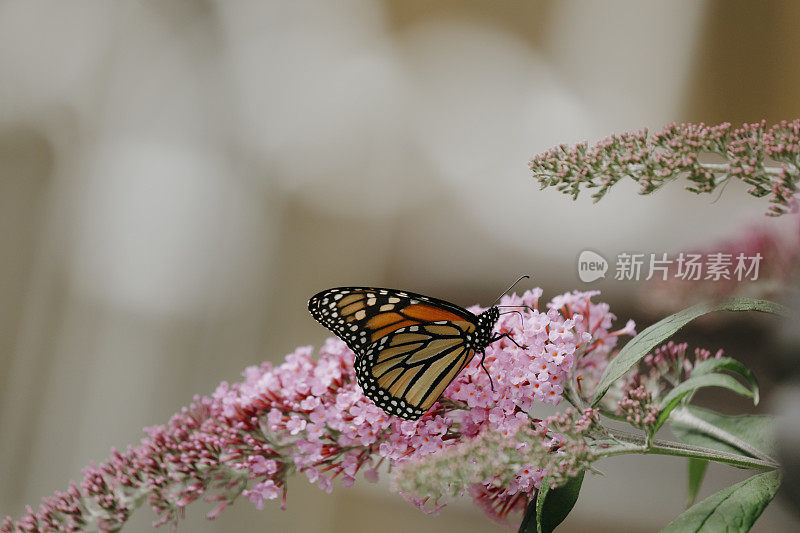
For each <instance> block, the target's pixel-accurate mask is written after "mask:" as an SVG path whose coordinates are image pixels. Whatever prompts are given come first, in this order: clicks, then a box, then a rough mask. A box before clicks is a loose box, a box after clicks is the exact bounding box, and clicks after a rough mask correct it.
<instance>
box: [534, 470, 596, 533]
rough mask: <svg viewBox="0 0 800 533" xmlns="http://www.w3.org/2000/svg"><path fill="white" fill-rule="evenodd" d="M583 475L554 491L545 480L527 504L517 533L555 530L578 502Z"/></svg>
mask: <svg viewBox="0 0 800 533" xmlns="http://www.w3.org/2000/svg"><path fill="white" fill-rule="evenodd" d="M584 474H585V471H581V472H580V473H579V474H578V475H577V476H575V477H573V478H570V479H569V480H567V482H566V483H564V484H563V485H561V486H560V487H556V488H554V489H551V488H550V481H549V479H547V478H545V479H544V480H543V481H542V486H541V487H539V490H538V491H537V493H536V498H535V499H534V500H533V501H531V502H530V503H529V504H528V509H527V510H526V511H525V517H524V518H523V519H522V524H520V526H519V533H551V532H552V531H553V530H555V528H556V527H557V526H558V525H559V524H560V523H561V522H563V521H564V519H565V518H567V515H568V514H569V513H570V511H572V508H573V507H574V506H575V502H576V501H578V495H579V494H580V492H581V485H582V484H583V476H584Z"/></svg>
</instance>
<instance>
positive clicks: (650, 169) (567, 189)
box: [529, 119, 800, 215]
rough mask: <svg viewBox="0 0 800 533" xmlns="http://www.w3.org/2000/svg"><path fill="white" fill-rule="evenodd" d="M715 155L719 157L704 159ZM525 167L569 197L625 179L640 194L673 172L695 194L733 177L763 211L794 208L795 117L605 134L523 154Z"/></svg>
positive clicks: (798, 159) (798, 135) (599, 193)
mask: <svg viewBox="0 0 800 533" xmlns="http://www.w3.org/2000/svg"><path fill="white" fill-rule="evenodd" d="M719 159H722V160H723V161H724V162H723V163H717V162H711V161H717V160H719ZM529 167H530V169H531V172H532V173H533V175H534V177H535V178H536V179H537V180H538V181H539V183H540V185H541V186H542V188H543V189H544V188H546V187H555V188H556V189H558V190H559V191H561V192H563V193H565V194H569V195H570V196H572V197H573V198H577V196H578V194H579V193H580V191H581V189H584V188H585V189H595V190H596V191H595V192H594V194H592V198H594V199H595V200H599V199H600V198H602V197H603V196H605V194H606V193H607V192H608V190H609V189H610V188H611V187H612V186H613V185H614V184H615V183H616V182H618V181H619V180H621V179H623V178H625V177H628V178H631V179H633V180H635V181H637V182H638V183H639V185H640V187H641V189H640V192H641V194H649V193H651V192H653V191H655V190H656V189H658V188H660V187H661V186H663V185H664V184H665V183H667V182H668V181H671V180H673V179H674V178H677V177H681V176H683V177H685V178H686V179H687V180H689V182H690V185H689V186H688V187H687V189H688V190H689V191H691V192H694V193H698V194H700V193H710V192H712V191H714V190H715V189H717V188H718V187H720V186H721V185H722V184H724V183H725V182H727V181H728V180H730V179H739V180H741V181H743V182H744V183H746V184H748V185H749V186H750V189H749V190H748V192H749V193H750V194H751V195H753V196H755V197H758V198H761V197H769V201H770V203H771V206H770V208H769V211H768V214H770V215H781V214H783V213H786V212H787V211H796V210H797V207H798V197H797V192H798V189H797V188H798V180H800V119H795V120H792V121H783V122H780V123H779V124H775V125H773V126H772V127H767V125H766V122H765V121H761V122H757V123H752V124H743V125H742V126H741V127H739V128H734V127H733V126H731V125H730V124H729V123H724V124H720V125H718V126H707V125H705V124H702V123H701V124H690V123H687V124H669V125H668V126H666V127H665V128H664V129H662V130H661V131H658V132H655V133H651V132H649V131H648V130H646V129H645V130H639V131H631V132H626V133H622V134H618V135H612V136H610V137H607V138H605V139H603V140H601V141H599V142H597V143H595V144H594V145H593V146H589V144H588V143H586V142H584V143H580V144H576V145H574V146H567V145H561V146H558V147H556V148H553V149H551V150H548V151H546V152H543V153H541V154H538V155H536V156H534V157H533V158H531V160H530V163H529Z"/></svg>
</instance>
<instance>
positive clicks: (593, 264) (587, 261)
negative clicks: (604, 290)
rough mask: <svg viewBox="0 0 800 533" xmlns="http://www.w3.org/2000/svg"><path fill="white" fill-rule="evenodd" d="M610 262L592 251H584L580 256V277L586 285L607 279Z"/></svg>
mask: <svg viewBox="0 0 800 533" xmlns="http://www.w3.org/2000/svg"><path fill="white" fill-rule="evenodd" d="M607 271H608V261H606V258H605V257H603V256H602V255H600V254H598V253H596V252H593V251H591V250H584V251H582V252H581V255H579V256H578V277H579V278H580V279H581V281H582V282H584V283H591V282H592V281H596V280H598V279H600V278H605V277H606V272H607Z"/></svg>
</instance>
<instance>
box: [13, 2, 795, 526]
mask: <svg viewBox="0 0 800 533" xmlns="http://www.w3.org/2000/svg"><path fill="white" fill-rule="evenodd" d="M798 17H800V4H798V3H795V2H789V1H785V2H777V1H775V2H747V1H730V0H713V1H712V0H708V1H696V0H684V1H673V2H656V1H641V0H638V1H633V0H630V1H606V2H602V3H600V2H590V1H588V0H585V1H575V0H570V1H561V2H555V1H530V0H528V1H505V2H488V1H477V0H474V1H473V0H345V1H339V2H329V1H325V0H301V1H296V2H276V1H257V0H253V1H227V2H221V1H214V0H200V1H195V2H184V1H158V2H156V1H141V2H114V3H109V2H93V1H73V2H69V3H56V2H40V1H28V2H23V1H0V79H2V82H1V83H0V229H2V231H1V232H0V516H4V515H6V514H10V515H12V516H14V517H17V516H19V515H21V514H22V513H23V512H24V505H25V504H28V503H29V504H33V505H36V504H38V502H39V500H40V498H41V497H42V496H44V495H49V494H51V493H52V492H53V491H54V490H61V489H63V488H65V487H66V486H67V484H68V482H69V480H70V479H76V478H78V477H79V476H80V469H81V467H82V466H84V465H86V464H88V463H89V462H90V461H92V460H102V459H103V458H105V457H106V456H107V454H108V451H109V448H110V447H111V446H118V447H122V448H124V447H125V446H126V445H127V444H129V443H136V442H138V441H139V439H140V438H141V436H142V433H141V428H142V427H143V426H147V425H153V424H156V423H163V422H165V421H166V420H167V419H168V418H169V416H170V414H172V413H173V412H175V411H177V410H179V409H180V407H181V406H182V405H185V404H187V403H189V402H190V401H191V397H192V395H193V394H196V393H201V394H206V393H210V392H211V391H213V389H214V388H215V387H216V385H217V384H218V383H219V382H220V381H222V380H229V381H233V380H238V379H239V375H240V373H241V371H242V370H243V369H244V368H245V367H246V366H248V365H252V364H256V363H259V362H261V361H264V360H270V361H280V360H281V359H282V358H283V356H284V355H285V354H286V353H287V352H289V351H291V350H292V349H293V348H294V347H295V346H297V345H304V344H312V343H313V344H316V345H319V343H320V342H321V341H322V340H323V339H324V338H325V337H326V336H327V332H326V330H324V329H323V328H322V327H320V326H319V325H317V324H316V323H315V322H314V321H313V320H312V319H311V318H310V317H309V316H308V313H307V311H306V301H307V299H308V297H309V296H311V295H312V294H314V293H315V292H317V291H319V290H322V289H325V288H328V287H332V286H339V285H376V286H388V287H399V288H405V289H409V290H413V291H417V292H423V293H426V294H430V295H432V296H437V297H442V298H446V299H449V300H451V301H454V302H456V303H459V304H461V305H465V306H466V305H471V304H474V303H482V304H484V305H486V304H488V303H490V302H491V301H492V300H493V299H494V298H495V297H496V296H497V294H498V293H499V292H500V291H501V290H503V288H505V287H506V286H507V285H508V284H509V283H510V282H511V281H513V280H514V279H516V277H517V276H518V275H520V274H523V273H528V274H533V275H534V277H535V279H534V280H533V282H532V284H531V285H529V286H526V287H521V288H522V289H524V288H528V287H530V286H533V285H539V286H541V287H543V288H544V291H545V298H546V299H549V298H550V297H552V296H553V295H555V294H558V293H560V292H564V291H566V290H571V289H573V288H578V289H586V288H600V289H602V290H603V293H604V294H603V297H602V298H603V299H605V300H606V301H608V302H610V303H611V305H612V309H613V310H614V311H615V313H616V314H617V315H618V316H619V317H620V318H621V319H622V324H624V319H626V318H628V317H633V318H634V319H636V320H637V322H638V324H639V326H640V329H641V328H643V327H644V326H646V325H648V324H650V323H652V322H653V321H655V319H656V318H658V317H657V316H653V315H652V313H648V311H647V305H646V303H647V302H646V300H647V293H646V292H644V293H643V292H642V291H643V285H642V284H641V283H639V284H637V283H633V282H614V281H613V279H610V280H606V281H602V282H598V283H595V284H592V285H591V286H590V285H586V284H582V283H581V282H580V281H579V279H578V277H577V274H576V269H575V263H576V258H577V256H578V254H579V253H580V252H581V251H582V250H584V249H592V250H595V251H597V252H600V253H601V254H603V255H604V256H606V257H607V258H611V257H614V256H615V255H616V254H617V253H619V252H621V251H629V252H630V251H637V252H675V251H681V250H688V249H691V248H696V247H699V246H707V245H713V244H714V243H715V242H717V241H718V240H719V239H723V238H726V237H728V236H730V235H735V234H736V233H737V232H738V231H741V230H742V229H743V228H745V227H748V226H749V225H752V224H754V223H757V224H766V225H774V226H776V227H779V226H781V225H786V224H788V223H789V222H790V221H788V220H789V217H783V218H782V219H768V218H766V217H764V215H763V213H764V212H765V211H766V209H767V205H766V202H761V201H758V200H756V199H754V198H752V197H750V196H748V195H746V193H745V187H742V186H738V184H735V183H732V184H731V186H729V187H728V188H727V189H726V190H725V192H724V194H723V195H722V196H721V197H720V198H719V200H718V201H716V202H713V201H712V200H713V197H696V196H694V195H691V194H690V193H687V192H686V191H684V190H683V187H682V185H680V184H677V183H676V184H673V186H670V187H667V188H665V189H664V190H662V191H660V192H659V193H657V194H654V195H652V196H647V197H639V196H637V194H636V191H637V186H636V184H634V183H633V182H631V183H625V182H621V183H620V184H619V185H618V186H617V187H616V188H615V189H614V190H612V192H611V193H610V194H609V195H608V196H607V197H606V198H605V199H604V200H603V201H602V202H600V203H599V204H597V205H593V204H592V203H591V201H590V200H589V199H588V198H582V199H580V200H579V201H577V202H573V201H572V200H570V199H569V198H567V197H566V196H563V195H561V194H559V193H558V192H557V191H555V190H545V191H541V192H540V191H539V190H538V185H537V183H536V182H535V180H534V179H532V177H531V176H530V174H529V171H528V169H527V161H528V158H529V157H530V156H532V155H533V154H534V153H536V152H539V151H542V150H544V149H547V148H549V147H551V146H553V145H556V144H559V143H574V142H579V141H582V140H590V141H592V140H597V139H598V138H600V137H603V136H605V135H607V134H609V133H612V132H621V131H624V130H629V129H639V128H642V127H650V128H660V127H661V126H663V125H665V124H667V123H669V122H672V121H695V122H700V121H704V122H707V123H712V124H713V123H719V122H724V121H729V122H732V123H734V124H736V123H741V122H744V121H758V120H761V119H766V120H767V121H768V123H770V124H771V123H774V122H776V121H779V120H781V119H792V118H795V117H797V116H798V115H800V99H798V98H797V94H798V91H799V90H800V70H798V69H797V68H796V65H797V62H798V59H800V34H798V32H797V31H796V21H797V20H798ZM795 223H796V222H795ZM643 300H644V303H643ZM767 327H771V326H767ZM764 329H765V326H763V324H762V325H761V326H759V327H752V328H750V329H748V328H747V327H744V328H742V327H741V323H740V324H739V326H737V327H736V328H735V331H736V332H737V333H736V335H737V336H733V335H732V334H731V331H732V329H730V327H729V329H726V326H725V324H724V323H723V324H717V325H715V326H714V328H713V331H711V332H710V333H708V332H706V333H705V334H704V335H703V338H705V339H708V338H712V339H713V342H716V343H717V344H713V345H709V346H708V347H709V348H716V347H719V346H722V347H724V348H726V349H727V351H728V353H729V354H730V355H731V356H733V357H738V358H742V359H743V360H745V361H747V362H748V363H750V364H753V365H754V367H755V370H756V371H757V373H758V376H759V378H760V379H761V382H762V386H763V387H764V393H765V394H764V396H765V401H764V402H763V403H762V406H760V407H759V408H758V409H757V410H753V408H752V406H748V405H747V404H746V403H745V402H740V403H737V401H738V399H734V400H731V397H730V395H725V393H720V394H719V397H717V396H715V395H713V394H709V395H706V396H700V397H699V400H700V401H701V403H704V404H705V405H708V406H717V407H720V409H721V410H723V411H726V412H730V413H736V412H768V411H769V409H770V390H771V389H774V384H775V381H776V379H777V378H778V377H779V375H778V374H779V373H778V372H776V371H775V367H774V365H771V364H770V361H769V359H765V357H766V356H764V355H763V353H764V341H765V337H766V336H768V335H769V333H766V334H765V333H764ZM767 331H768V332H769V330H767ZM687 334H688V335H691V332H689V333H687ZM706 344H708V342H707V343H706ZM753 350H760V351H757V352H755V353H754V352H753ZM600 468H601V469H602V470H603V471H604V472H605V474H606V475H605V477H599V476H587V481H586V482H585V483H584V490H583V493H582V495H581V499H580V500H579V502H578V505H577V507H576V509H575V511H574V513H573V514H572V515H571V517H570V519H569V520H568V522H567V524H565V526H564V527H563V531H585V530H586V529H587V528H589V527H591V528H592V530H594V531H619V530H621V529H624V530H625V531H653V530H657V529H659V528H660V527H663V526H664V525H666V524H667V523H668V522H669V521H670V520H671V519H672V518H673V517H674V516H676V515H677V514H678V513H679V512H680V511H681V509H682V506H683V502H684V497H685V485H686V479H685V476H686V473H685V464H684V462H683V461H682V460H679V459H671V458H668V457H621V458H615V459H609V460H606V461H605V462H603V463H601V464H600ZM745 476H746V473H744V472H741V471H737V470H735V469H729V468H723V467H715V466H712V467H711V468H710V469H709V475H708V478H707V480H706V482H705V484H704V487H703V490H702V492H701V498H702V497H705V496H708V495H710V494H711V493H713V492H715V491H716V490H719V489H720V488H722V487H723V486H725V485H726V484H729V483H730V482H732V481H733V480H738V479H743V478H744V477H745ZM787 509H788V508H787V507H786V506H785V504H783V503H781V502H780V501H776V502H775V503H774V504H773V505H771V506H770V507H768V508H767V510H766V512H765V513H764V515H763V516H762V518H761V519H760V521H759V522H757V524H756V530H757V531H797V530H798V529H800V519H798V517H797V516H793V515H792V514H791V512H790V511H788V510H787ZM205 510H206V509H203V508H202V506H201V505H199V504H196V505H195V508H192V507H190V508H189V509H188V517H187V520H186V522H185V523H183V524H182V527H181V530H183V531H198V532H203V531H209V532H210V531H248V530H253V529H257V530H265V531H266V530H278V531H320V532H340V531H348V532H356V531H374V530H375V529H376V528H377V527H380V528H381V530H382V531H384V532H385V533H390V532H395V531H397V532H400V531H403V532H407V531H409V530H414V531H418V532H420V533H422V532H428V531H431V532H433V531H453V530H458V531H462V532H483V531H503V530H504V529H503V528H501V527H499V526H496V525H494V524H492V523H491V522H490V521H489V520H488V519H486V518H485V517H483V515H482V513H481V512H480V511H478V510H477V509H474V508H473V507H472V506H471V505H470V503H469V502H467V501H465V502H461V503H456V504H454V505H451V506H449V507H447V508H446V509H445V510H444V511H443V512H442V513H441V515H440V516H438V517H435V518H432V517H429V516H425V515H423V514H421V513H420V512H419V511H417V510H416V509H414V508H413V507H412V506H411V505H410V504H408V503H406V502H405V501H404V500H402V498H401V497H400V496H398V495H397V494H394V493H392V492H391V491H390V490H389V487H388V484H385V483H384V484H381V485H377V486H376V485H371V484H369V483H366V482H364V481H363V480H359V482H358V483H357V484H356V486H355V487H353V488H351V489H342V488H340V487H337V489H336V490H335V491H334V493H333V494H331V495H326V494H324V493H322V492H321V491H319V490H318V489H317V488H316V487H315V486H311V485H310V484H309V483H308V482H307V481H306V480H305V478H304V477H298V478H296V479H294V480H293V481H292V482H290V492H289V501H288V510H286V511H280V510H279V509H278V505H268V506H267V507H266V508H265V510H263V511H260V512H259V511H256V510H255V507H254V506H253V505H251V504H250V503H249V502H247V501H245V500H242V501H240V502H238V503H237V504H236V505H234V506H233V507H232V508H231V509H229V510H227V511H226V512H224V513H223V514H222V516H221V517H220V518H218V519H217V520H216V521H214V522H208V521H206V520H205V519H204V518H203V514H204V511H205ZM152 520H153V514H152V511H150V510H149V509H148V508H143V509H141V510H139V511H138V512H136V513H135V514H134V518H133V520H132V521H131V522H130V524H129V525H128V527H127V528H126V531H149V530H150V525H149V524H150V522H151V521H152ZM623 520H624V525H622V521H623Z"/></svg>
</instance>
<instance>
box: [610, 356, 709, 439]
mask: <svg viewBox="0 0 800 533" xmlns="http://www.w3.org/2000/svg"><path fill="white" fill-rule="evenodd" d="M688 348H689V345H688V343H685V342H681V343H676V342H674V341H669V342H667V343H666V344H663V345H661V346H659V347H658V348H656V349H655V350H653V352H652V353H650V354H647V355H646V356H645V357H644V359H643V360H642V361H641V363H640V364H639V366H638V367H635V368H634V369H633V370H632V371H631V372H630V373H629V374H628V375H627V377H626V379H625V380H624V381H620V382H619V388H618V390H617V392H616V393H613V394H609V395H607V396H606V398H604V403H605V404H606V405H607V406H608V407H609V408H611V409H614V408H615V409H616V413H617V414H618V415H621V416H624V417H625V419H626V420H627V421H628V422H630V423H631V425H633V426H636V427H639V428H642V429H645V430H646V429H647V428H648V427H652V426H653V425H654V424H655V423H656V419H657V418H658V415H659V413H660V409H659V407H658V405H657V400H658V398H661V397H663V396H664V395H665V393H667V392H668V391H669V390H670V389H672V388H673V387H675V386H676V385H677V384H679V383H681V382H683V381H685V380H686V379H688V378H689V376H690V375H691V373H692V370H693V369H694V367H695V366H696V365H697V363H699V362H701V361H705V360H706V359H711V358H720V357H722V356H723V354H724V352H723V350H717V351H716V352H714V353H712V352H711V351H709V350H706V349H705V348H695V349H694V352H693V353H691V354H687V350H688ZM654 398H655V401H654ZM615 401H616V405H613V404H614V402H615Z"/></svg>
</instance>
